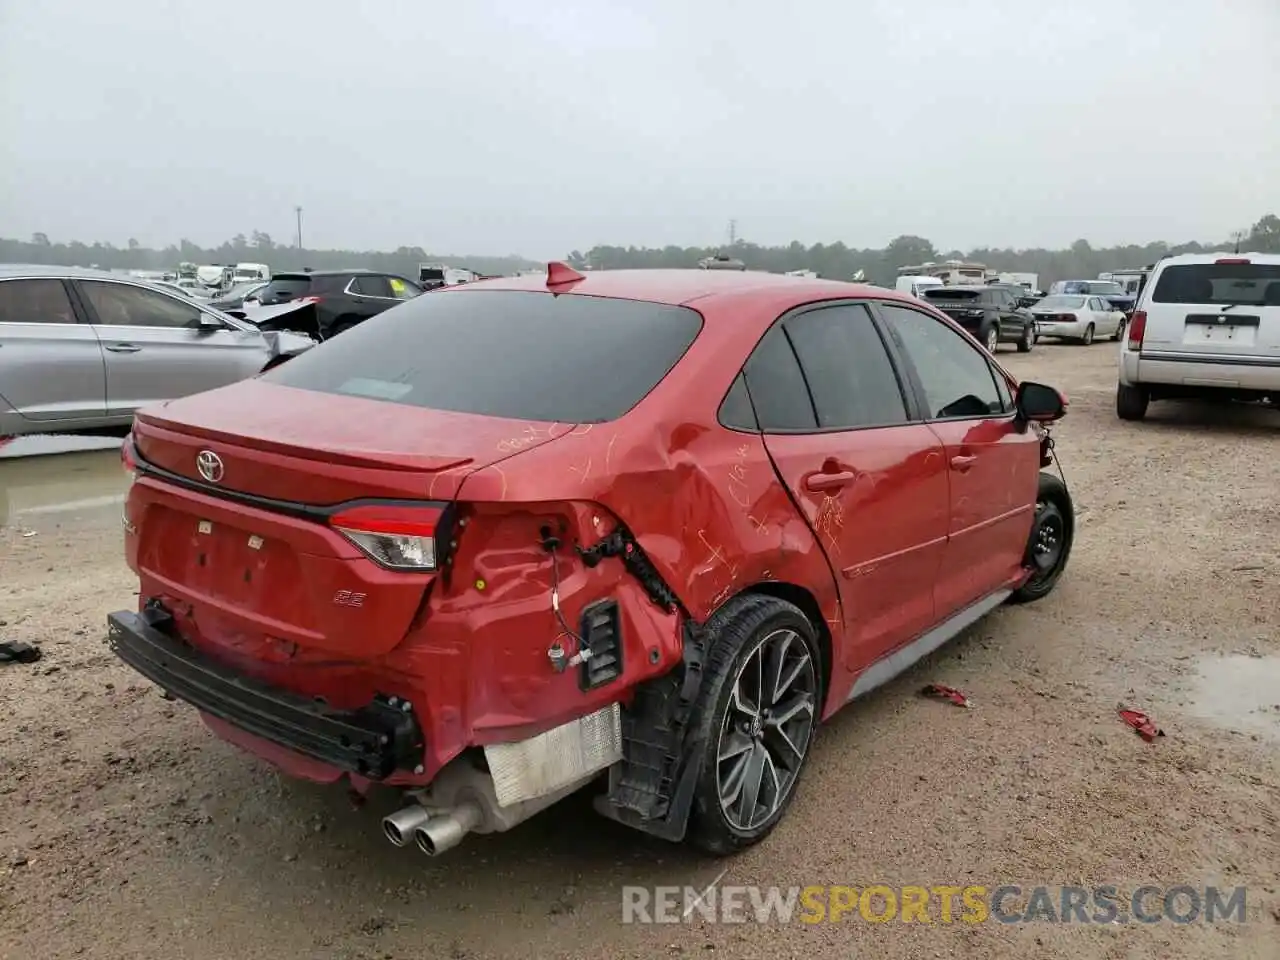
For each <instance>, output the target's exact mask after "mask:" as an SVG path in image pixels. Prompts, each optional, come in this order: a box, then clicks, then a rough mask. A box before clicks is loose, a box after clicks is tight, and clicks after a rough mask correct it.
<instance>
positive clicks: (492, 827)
mask: <svg viewBox="0 0 1280 960" xmlns="http://www.w3.org/2000/svg"><path fill="white" fill-rule="evenodd" d="M263 411H270V416H269V417H264V415H263ZM1064 412H1065V400H1064V399H1063V398H1062V397H1061V395H1060V394H1059V393H1058V392H1057V391H1056V390H1054V389H1053V388H1051V387H1048V386H1045V385H1042V384H1037V383H1030V382H1024V383H1021V384H1018V383H1017V382H1015V380H1014V379H1013V378H1012V376H1011V375H1010V374H1008V373H1007V372H1006V371H1005V370H1004V369H1003V368H1001V367H1000V366H999V365H998V364H997V363H996V362H995V360H994V359H993V358H992V357H991V356H990V355H989V354H987V353H986V352H985V351H984V350H983V349H982V347H981V345H979V344H978V343H977V342H976V341H975V340H974V339H973V338H972V337H970V336H969V335H968V334H967V333H966V332H964V331H963V330H962V329H961V328H960V327H959V326H957V325H956V324H955V323H954V322H952V321H951V320H950V319H949V318H947V317H946V316H945V315H944V314H942V313H940V312H938V311H936V310H933V309H931V308H929V307H928V306H927V305H925V304H923V303H921V302H920V301H918V300H915V299H912V298H910V297H907V296H904V295H901V294H898V293H895V292H892V291H889V290H882V289H876V288H872V287H867V286H859V285H853V284H846V283H842V282H837V281H830V280H814V279H802V278H794V277H784V276H778V275H773V274H762V273H754V272H738V271H706V270H618V271H603V272H593V273H590V274H588V275H583V274H580V273H577V272H576V271H574V270H572V269H571V268H569V267H568V266H566V265H564V264H558V263H557V264H551V265H549V266H548V268H547V272H546V274H545V276H544V277H517V278H503V279H496V280H492V281H487V282H486V283H484V284H467V285H463V286H459V287H451V288H444V289H442V290H439V291H435V292H433V293H432V294H431V295H429V296H423V297H419V298H416V299H414V300H412V301H410V302H408V303H405V304H403V305H401V306H398V307H396V308H394V309H392V310H389V311H387V312H386V313H385V314H384V315H383V316H382V317H380V318H379V320H378V322H377V323H371V324H365V325H362V326H360V327H358V328H356V329H354V330H352V331H350V332H349V333H347V334H346V335H345V336H344V337H343V339H342V341H341V345H336V344H335V345H330V344H328V343H325V344H321V345H320V346H318V347H317V348H316V349H315V350H313V351H311V352H309V353H308V354H304V355H303V356H300V357H298V358H297V359H295V360H293V361H291V362H290V363H288V364H285V365H284V366H282V367H280V368H278V369H276V370H272V371H270V372H268V373H266V374H264V375H263V376H261V377H257V378H254V379H253V380H250V381H246V382H245V383H242V384H237V385H234V386H230V387H227V388H225V389H222V390H216V391H212V392H210V393H206V394H203V395H201V396H197V397H189V398H186V399H182V400H176V401H173V402H170V403H167V404H163V405H159V406H155V407H151V408H149V409H147V410H143V411H140V412H139V414H138V416H137V419H136V421H135V426H134V429H133V432H132V434H131V436H130V438H129V439H128V440H126V442H125V444H124V446H123V451H122V456H123V458H124V460H125V465H126V468H127V469H128V470H129V471H130V472H131V474H132V476H133V478H134V479H133V483H132V485H131V487H130V491H129V494H128V497H127V501H126V504H125V508H124V517H123V522H124V527H125V555H126V558H127V561H128V564H129V566H130V567H131V568H132V569H133V570H134V571H135V572H136V573H137V575H138V579H139V590H140V592H139V600H138V607H137V609H136V610H121V611H118V612H115V613H113V614H111V615H110V616H109V618H108V624H109V631H110V632H109V642H110V644H111V646H112V648H113V650H114V651H115V653H116V655H117V656H119V657H120V658H121V659H122V660H123V661H124V662H125V663H127V664H129V665H130V666H132V667H133V668H134V669H135V670H137V671H138V672H139V673H141V674H143V675H144V676H146V677H148V678H149V679H150V680H152V681H153V682H154V683H156V684H158V685H159V686H160V687H161V688H162V689H164V690H165V691H167V692H168V693H169V694H170V695H172V696H173V697H176V698H178V699H180V700H185V701H187V702H188V703H190V704H193V705H194V706H195V707H196V708H197V709H198V710H199V711H200V712H201V713H202V715H203V718H204V720H205V722H206V724H207V725H208V726H209V727H211V728H212V730H213V731H214V732H215V733H216V734H217V735H218V736H220V737H223V738H225V739H226V740H228V741H230V742H232V743H233V744H236V745H237V746H239V747H241V748H243V749H244V750H247V751H249V752H250V753H252V754H255V755H257V756H258V757H260V758H263V759H265V760H267V761H269V762H271V763H274V764H276V765H277V766H278V767H280V768H282V769H283V770H285V771H286V772H288V773H290V774H292V775H294V776H297V777H301V778H306V779H310V780H313V781H318V782H328V783H333V782H339V781H342V780H346V781H347V782H348V783H349V784H350V785H351V786H352V787H354V788H355V789H356V790H357V791H363V790H366V789H368V788H369V787H370V785H371V784H372V783H374V782H379V783H382V784H384V785H388V786H391V787H396V788H399V789H400V790H401V791H403V795H404V797H405V798H406V800H407V801H408V802H407V805H405V806H404V807H403V809H401V810H399V811H397V812H395V813H393V814H391V815H389V816H388V817H387V818H386V819H385V820H384V821H383V829H384V831H385V833H386V835H387V837H388V838H389V839H390V841H391V842H392V843H394V844H396V845H397V846H404V845H407V844H410V843H412V844H414V845H416V846H417V847H418V848H419V849H421V850H422V851H423V852H425V853H427V854H430V855H437V854H440V853H443V852H444V851H446V850H448V849H450V848H451V847H454V846H456V845H457V844H458V843H459V842H461V840H462V839H463V838H464V836H466V835H467V834H468V833H470V832H481V833H484V832H494V831H502V830H507V829H509V828H510V827H512V826H514V825H515V824H516V823H519V822H520V821H522V820H524V819H526V818H528V817H529V816H531V815H532V814H534V813H536V812H537V811H539V810H541V809H544V808H546V807H548V806H550V805H551V804H553V803H555V802H556V801H558V800H559V799H561V798H562V797H564V796H566V795H568V794H570V793H572V792H574V791H577V790H579V789H582V788H584V787H585V786H587V785H589V784H592V783H596V782H600V788H601V790H602V792H601V794H600V795H599V796H598V797H597V798H596V799H597V810H598V811H599V812H601V813H602V814H603V815H605V816H606V817H609V818H612V819H614V820H617V821H620V822H622V823H624V824H627V825H629V826H632V827H634V828H636V829H638V830H641V831H644V832H647V833H649V834H652V835H655V836H658V837H662V838H665V839H667V840H671V841H681V840H688V841H691V842H692V843H694V844H696V845H698V846H700V847H701V848H703V849H705V850H708V851H711V852H713V853H716V854H727V853H730V852H732V851H734V850H738V849H741V848H744V847H746V846H749V845H751V844H753V843H755V842H757V841H759V840H761V839H762V838H764V837H765V836H767V835H768V834H769V832H770V831H771V830H772V829H773V828H774V826H775V825H776V824H777V823H778V821H779V820H780V818H781V817H782V816H783V815H784V813H785V811H786V810H787V808H788V805H789V803H790V801H791V799H792V797H793V796H794V794H795V790H796V785H797V783H798V782H799V779H800V775H801V771H802V769H803V767H804V765H805V763H806V760H807V759H808V757H809V753H810V746H811V743H812V739H813V736H814V732H815V729H816V727H817V725H818V723H819V722H820V721H822V720H825V719H827V718H828V717H830V716H831V715H832V714H834V713H835V712H836V711H837V710H838V709H839V708H840V707H841V706H843V705H844V704H846V703H848V702H849V701H851V700H853V699H855V698H857V697H860V696H862V695H864V694H866V693H867V692H868V691H871V690H873V689H875V688H877V687H879V686H880V685H881V684H883V683H885V682H886V681H888V680H889V679H890V678H892V677H893V676H895V675H897V674H898V673H900V672H901V671H902V670H904V669H905V668H907V667H908V666H909V665H911V664H912V663H913V662H915V661H917V660H918V659H920V658H921V657H923V656H925V655H927V654H928V653H930V652H931V651H933V650H935V649H937V648H938V647H940V646H941V645H942V644H943V643H944V642H946V641H947V640H949V639H950V638H952V637H954V636H955V635H956V634H958V633H959V632H961V631H962V630H964V629H965V628H966V627H968V626H969V625H971V624H973V623H974V622H976V621H977V620H978V619H979V618H981V617H983V616H984V615H986V614H987V613H989V612H991V611H992V610H994V609H996V608H997V607H998V606H1000V605H1001V604H1003V603H1006V602H1014V603H1023V602H1027V601H1033V600H1037V599H1039V598H1042V597H1044V596H1046V595H1047V594H1048V593H1049V592H1050V591H1052V590H1053V588H1054V586H1055V584H1056V583H1057V582H1058V580H1059V578H1060V576H1061V575H1062V573H1063V570H1064V568H1065V565H1066V563H1067V559H1068V556H1069V554H1070V550H1071V544H1072V540H1073V534H1074V513H1073V507H1072V502H1071V498H1070V496H1069V495H1068V492H1067V489H1066V487H1065V485H1064V484H1063V483H1062V481H1060V480H1059V479H1058V478H1057V477H1055V476H1052V475H1051V474H1049V473H1048V472H1046V471H1044V470H1043V469H1042V468H1043V467H1045V466H1048V465H1049V464H1050V463H1051V458H1052V452H1051V451H1052V441H1051V438H1050V436H1049V432H1048V431H1049V427H1048V425H1049V424H1051V423H1052V422H1053V421H1056V420H1057V419H1059V418H1060V417H1061V416H1062V415H1063V414H1064ZM601 781H603V782H601Z"/></svg>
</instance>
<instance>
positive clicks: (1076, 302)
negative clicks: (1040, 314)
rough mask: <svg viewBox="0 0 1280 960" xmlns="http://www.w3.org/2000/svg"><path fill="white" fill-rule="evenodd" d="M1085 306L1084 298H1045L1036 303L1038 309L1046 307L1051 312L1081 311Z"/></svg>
mask: <svg viewBox="0 0 1280 960" xmlns="http://www.w3.org/2000/svg"><path fill="white" fill-rule="evenodd" d="M1083 306H1084V297H1045V298H1044V299H1043V300H1038V301H1036V309H1037V310H1039V309H1040V308H1041V307H1045V308H1046V309H1049V310H1079V309H1080V308H1081V307H1083Z"/></svg>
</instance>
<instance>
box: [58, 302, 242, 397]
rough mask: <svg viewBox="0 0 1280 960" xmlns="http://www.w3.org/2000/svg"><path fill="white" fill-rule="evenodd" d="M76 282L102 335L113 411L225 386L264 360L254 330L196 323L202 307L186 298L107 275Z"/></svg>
mask: <svg viewBox="0 0 1280 960" xmlns="http://www.w3.org/2000/svg"><path fill="white" fill-rule="evenodd" d="M76 283H77V285H78V286H79V289H80V292H81V294H82V295H83V298H84V301H85V303H86V304H87V305H88V307H89V309H90V312H91V314H92V319H93V324H94V329H95V330H96V331H97V334H98V338H99V340H100V341H101V342H102V349H103V355H104V357H105V358H106V373H107V411H108V413H109V414H110V415H112V416H119V415H128V414H131V413H133V411H135V410H137V409H138V407H140V406H143V405H145V404H149V403H155V402H158V401H161V400H172V399H173V398H175V397H182V396H186V395H187V394H191V393H200V392H201V391H204V390H212V389H214V388H215V387H222V386H226V385H227V384H228V383H234V382H236V381H237V380H243V379H244V378H245V377H250V376H253V375H254V374H256V373H258V372H259V371H260V370H261V369H262V367H263V365H264V364H265V363H266V362H267V359H268V351H267V347H266V343H265V341H264V340H263V337H262V334H261V333H259V332H257V331H256V330H240V329H237V328H234V327H231V326H230V325H225V324H224V326H223V327H222V328H221V329H208V328H202V327H201V324H200V318H201V316H202V315H205V312H204V311H203V310H201V309H200V307H199V306H198V305H197V304H195V303H192V302H191V301H188V300H183V299H181V298H179V297H176V296H170V295H169V294H167V293H161V292H160V291H158V290H151V289H149V288H146V287H140V286H136V285H134V284H130V283H118V282H116V281H111V280H78V281H76ZM208 316H213V315H212V314H208Z"/></svg>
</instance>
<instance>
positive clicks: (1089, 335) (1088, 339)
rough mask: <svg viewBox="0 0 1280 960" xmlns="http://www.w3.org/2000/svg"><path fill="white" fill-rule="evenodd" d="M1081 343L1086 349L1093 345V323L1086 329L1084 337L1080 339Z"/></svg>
mask: <svg viewBox="0 0 1280 960" xmlns="http://www.w3.org/2000/svg"><path fill="white" fill-rule="evenodd" d="M1080 342H1081V343H1082V344H1083V345H1084V346H1086V347H1087V346H1089V345H1090V344H1092V343H1093V324H1092V323H1091V324H1089V325H1088V326H1087V327H1085V328H1084V336H1083V337H1081V338H1080Z"/></svg>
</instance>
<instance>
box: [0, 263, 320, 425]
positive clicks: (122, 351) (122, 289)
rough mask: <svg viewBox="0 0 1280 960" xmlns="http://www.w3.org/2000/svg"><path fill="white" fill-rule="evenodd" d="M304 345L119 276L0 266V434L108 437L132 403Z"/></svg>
mask: <svg viewBox="0 0 1280 960" xmlns="http://www.w3.org/2000/svg"><path fill="white" fill-rule="evenodd" d="M313 345H314V341H313V340H310V339H308V338H306V337H301V336H298V335H297V334H291V333H280V332H263V331H261V330H259V329H257V328H255V327H253V326H252V325H250V324H247V323H245V322H243V321H241V320H236V319H234V318H233V317H229V316H227V315H225V314H222V313H219V312H218V311H216V310H213V309H211V308H209V307H208V306H207V305H206V304H205V303H203V302H200V301H196V300H193V299H191V298H190V297H188V296H185V295H184V294H183V293H181V292H179V291H177V290H170V289H168V288H167V287H160V286H158V285H155V284H151V283H148V282H146V281H142V280H135V279H133V278H131V277H126V276H122V275H120V274H116V273H105V272H102V271H96V270H81V269H78V268H75V267H19V266H0V437H4V436H19V435H25V434H36V433H109V434H117V435H120V434H123V433H125V432H127V431H128V429H129V425H130V423H132V421H133V414H134V411H135V410H137V409H138V407H140V406H143V405H145V404H151V403H156V402H158V401H163V400H169V399H172V398H173V397H181V396H185V395H187V394H190V393H197V392H199V391H201V390H210V389H213V388H214V387H221V386H225V385H226V384H229V383H233V382H234V381H236V380H243V379H244V378H245V377H252V376H253V375H254V374H257V373H260V372H261V371H263V370H264V369H267V368H269V367H271V366H273V365H275V364H278V363H281V362H283V361H284V360H286V359H288V358H290V357H292V356H296V355H297V354H299V353H301V352H302V351H304V350H306V349H307V348H308V347H311V346H313Z"/></svg>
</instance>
